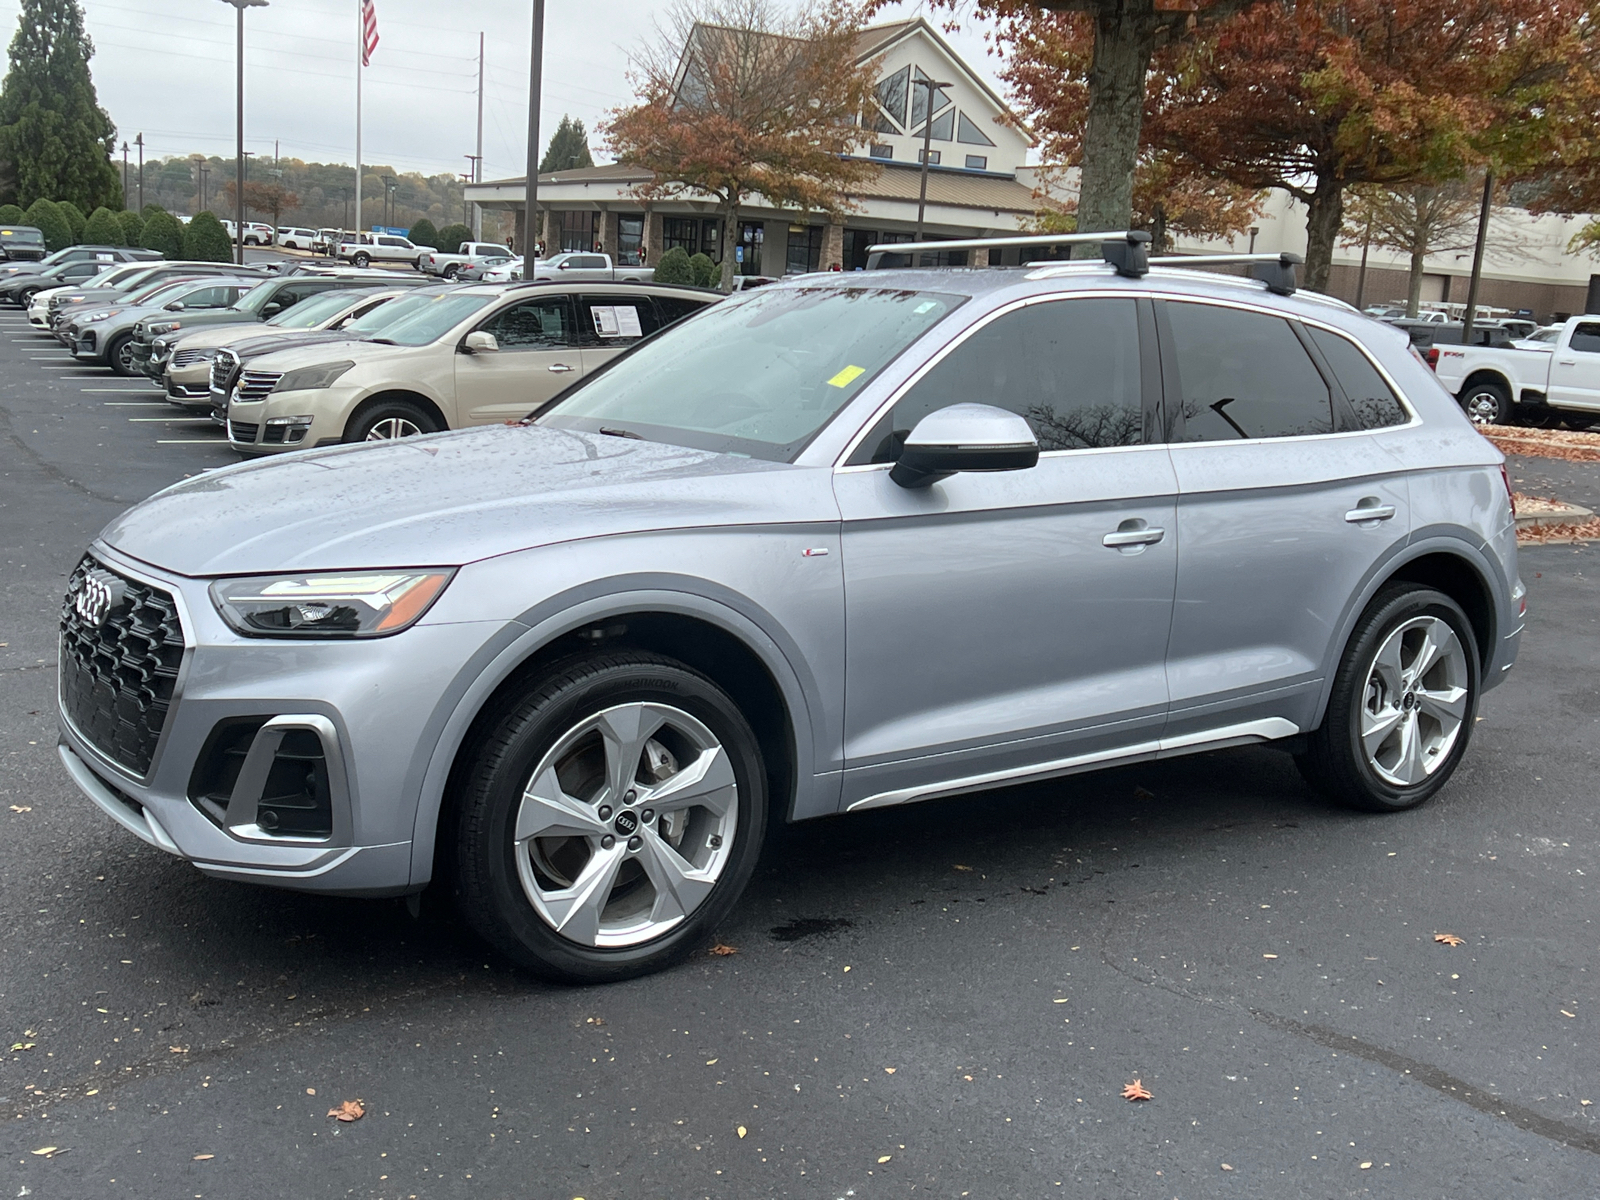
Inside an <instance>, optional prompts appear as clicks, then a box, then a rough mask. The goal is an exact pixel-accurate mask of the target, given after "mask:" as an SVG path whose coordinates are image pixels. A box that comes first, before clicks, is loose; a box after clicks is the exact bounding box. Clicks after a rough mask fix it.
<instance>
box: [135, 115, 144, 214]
mask: <svg viewBox="0 0 1600 1200" xmlns="http://www.w3.org/2000/svg"><path fill="white" fill-rule="evenodd" d="M133 144H134V145H135V146H137V147H139V212H140V213H141V214H142V213H143V212H144V134H142V133H141V134H140V135H139V136H138V137H136V138H134V139H133Z"/></svg>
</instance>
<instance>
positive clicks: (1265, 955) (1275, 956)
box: [1261, 954, 1278, 958]
mask: <svg viewBox="0 0 1600 1200" xmlns="http://www.w3.org/2000/svg"><path fill="white" fill-rule="evenodd" d="M1261 957H1262V958H1277V957H1278V956H1277V955H1276V954H1263V955H1262V956H1261Z"/></svg>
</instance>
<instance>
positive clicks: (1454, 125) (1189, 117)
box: [1147, 0, 1597, 290]
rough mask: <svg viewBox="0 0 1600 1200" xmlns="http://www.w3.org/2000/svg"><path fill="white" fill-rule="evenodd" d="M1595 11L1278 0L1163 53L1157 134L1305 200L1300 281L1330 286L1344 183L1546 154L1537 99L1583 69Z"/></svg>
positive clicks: (1444, 173)
mask: <svg viewBox="0 0 1600 1200" xmlns="http://www.w3.org/2000/svg"><path fill="white" fill-rule="evenodd" d="M1596 10H1597V5H1596V2H1595V0H1428V2H1427V3H1424V2H1423V0H1271V2H1270V3H1267V4H1263V5H1260V6H1258V7H1255V8H1252V9H1250V10H1248V11H1246V12H1243V13H1240V14H1239V15H1237V16H1236V17H1234V18H1232V19H1231V20H1229V21H1228V22H1226V23H1224V24H1220V25H1217V26H1214V27H1212V28H1211V29H1209V30H1207V31H1205V33H1204V36H1201V37H1199V38H1197V39H1194V40H1193V41H1192V42H1191V43H1190V44H1188V45H1186V46H1183V47H1179V48H1176V49H1175V51H1174V52H1173V53H1172V54H1170V55H1169V56H1167V57H1166V60H1165V61H1164V62H1163V64H1162V67H1163V71H1162V72H1161V74H1162V75H1163V76H1164V86H1162V87H1159V88H1152V89H1151V91H1150V95H1149V98H1148V102H1149V111H1148V120H1147V128H1148V135H1149V139H1150V141H1151V142H1152V143H1153V144H1154V145H1156V146H1159V147H1162V148H1165V149H1167V150H1168V151H1170V152H1172V153H1174V154H1177V155H1179V156H1180V157H1183V158H1187V159H1188V160H1190V161H1191V162H1192V163H1193V164H1194V165H1195V166H1196V167H1197V168H1199V169H1201V170H1204V171H1208V172H1213V173H1215V174H1217V175H1220V176H1222V177H1224V178H1227V179H1230V180H1232V181H1233V182H1235V183H1237V184H1240V185H1241V186H1244V187H1254V188H1265V187H1280V188H1283V189H1284V190H1286V191H1288V192H1289V193H1290V194H1291V195H1293V196H1294V197H1295V198H1296V199H1298V200H1300V201H1301V202H1302V203H1304V204H1305V205H1306V208H1307V225H1308V237H1307V250H1306V268H1305V276H1306V278H1305V282H1306V286H1308V287H1311V288H1314V289H1318V290H1321V289H1324V288H1326V286H1327V281H1328V272H1329V268H1330V266H1331V262H1332V255H1333V247H1334V243H1335V241H1336V239H1337V238H1338V236H1339V229H1340V225H1341V222H1342V218H1343V213H1344V196H1345V189H1346V188H1348V187H1350V186H1351V185H1353V184H1362V183H1370V184H1379V185H1384V186H1395V185H1400V184H1405V183H1408V182H1412V181H1417V180H1431V181H1438V180H1444V179H1451V178H1455V177H1459V176H1460V175H1461V173H1462V172H1463V171H1465V170H1467V169H1468V168H1469V167H1471V166H1473V165H1484V166H1488V167H1489V168H1491V169H1493V168H1496V167H1499V168H1500V169H1501V170H1504V169H1506V168H1507V166H1509V165H1511V164H1515V163H1525V162H1526V161H1528V160H1529V159H1530V158H1537V157H1538V150H1537V146H1536V143H1537V142H1538V141H1539V139H1540V138H1541V137H1543V136H1545V134H1546V132H1547V129H1546V123H1545V122H1544V120H1543V118H1542V112H1543V107H1544V106H1545V105H1546V104H1548V103H1549V102H1550V100H1551V98H1552V96H1554V95H1555V94H1556V93H1557V92H1558V91H1559V90H1560V89H1563V88H1566V87H1569V86H1571V85H1572V83H1573V82H1574V80H1575V79H1577V78H1578V76H1579V75H1580V74H1583V75H1585V76H1586V75H1587V73H1588V71H1589V67H1588V66H1587V65H1586V64H1589V63H1591V62H1592V60H1593V56H1594V53H1595V48H1594V47H1593V46H1592V45H1590V42H1591V41H1592V40H1593V37H1594V33H1595V30H1596V25H1595V22H1594V19H1593V18H1594V16H1595V15H1596ZM1591 111H1592V110H1591Z"/></svg>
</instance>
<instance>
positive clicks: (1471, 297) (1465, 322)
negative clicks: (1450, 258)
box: [1461, 169, 1494, 346]
mask: <svg viewBox="0 0 1600 1200" xmlns="http://www.w3.org/2000/svg"><path fill="white" fill-rule="evenodd" d="M1493 200H1494V171H1493V169H1490V170H1487V171H1485V172H1484V173H1483V203H1482V205H1481V206H1480V207H1479V209H1478V243H1477V245H1476V246H1474V247H1473V250H1472V282H1471V283H1469V284H1468V285H1467V312H1466V315H1465V316H1464V317H1462V319H1461V344H1462V345H1463V346H1470V345H1472V322H1473V320H1474V318H1476V316H1477V314H1478V279H1479V277H1480V276H1482V274H1483V243H1484V240H1485V239H1486V238H1487V237H1488V235H1489V205H1490V203H1491V202H1492V201H1493Z"/></svg>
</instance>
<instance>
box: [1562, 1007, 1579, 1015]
mask: <svg viewBox="0 0 1600 1200" xmlns="http://www.w3.org/2000/svg"><path fill="white" fill-rule="evenodd" d="M1559 1011H1560V1013H1561V1015H1562V1016H1563V1017H1575V1016H1577V1015H1578V1014H1577V1013H1569V1012H1568V1011H1567V1010H1566V1009H1564V1008H1563V1009H1560V1010H1559Z"/></svg>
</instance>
